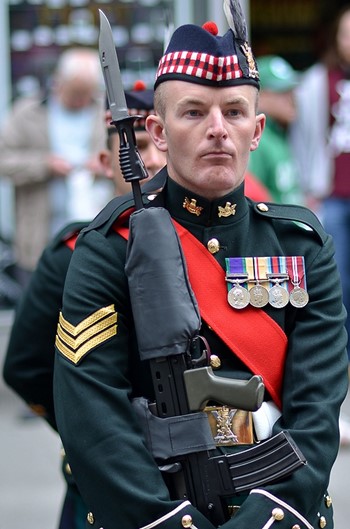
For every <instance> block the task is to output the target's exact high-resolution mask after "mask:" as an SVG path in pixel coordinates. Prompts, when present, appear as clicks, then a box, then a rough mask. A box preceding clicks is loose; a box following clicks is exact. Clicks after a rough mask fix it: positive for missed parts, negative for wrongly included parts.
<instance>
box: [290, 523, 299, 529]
mask: <svg viewBox="0 0 350 529" xmlns="http://www.w3.org/2000/svg"><path fill="white" fill-rule="evenodd" d="M292 529H300V525H298V524H297V523H296V524H295V525H293V527H292Z"/></svg>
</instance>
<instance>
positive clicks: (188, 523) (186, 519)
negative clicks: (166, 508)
mask: <svg viewBox="0 0 350 529" xmlns="http://www.w3.org/2000/svg"><path fill="white" fill-rule="evenodd" d="M181 523H182V527H185V528H186V527H192V516H190V515H189V514H185V516H183V517H182V520H181Z"/></svg>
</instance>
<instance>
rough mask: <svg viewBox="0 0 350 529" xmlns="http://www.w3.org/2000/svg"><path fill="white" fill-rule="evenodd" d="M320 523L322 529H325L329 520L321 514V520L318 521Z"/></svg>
mask: <svg viewBox="0 0 350 529" xmlns="http://www.w3.org/2000/svg"><path fill="white" fill-rule="evenodd" d="M318 525H319V526H320V527H321V529H324V527H326V525H327V520H326V518H325V517H324V516H321V518H320V521H319V522H318Z"/></svg>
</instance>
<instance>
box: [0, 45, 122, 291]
mask: <svg viewBox="0 0 350 529" xmlns="http://www.w3.org/2000/svg"><path fill="white" fill-rule="evenodd" d="M101 86H102V84H101V67H100V62H99V56H98V53H97V51H96V50H92V49H88V48H71V49H69V50H67V51H65V52H63V53H62V55H61V56H60V57H59V60H58V62H57V66H56V69H55V72H54V74H53V78H52V83H51V85H50V87H49V89H48V92H47V94H45V95H44V96H42V94H40V95H38V96H30V97H23V98H20V99H18V100H17V101H15V103H14V105H13V107H12V109H11V110H10V111H9V113H8V116H7V117H6V118H5V121H4V123H3V127H2V130H1V134H0V174H2V175H3V176H5V177H8V178H9V179H10V180H11V181H12V184H13V186H14V190H15V224H16V226H15V235H14V239H15V240H14V244H15V256H16V263H17V266H16V276H17V277H16V279H17V280H18V281H19V282H20V284H21V285H22V286H25V285H26V284H27V282H28V279H29V277H30V274H31V272H32V271H33V270H34V268H35V266H36V264H37V261H38V259H39V257H40V254H41V252H42V251H43V249H44V247H45V245H46V244H47V243H48V241H49V240H50V238H51V237H52V236H53V235H54V234H56V233H57V232H58V230H60V229H61V228H62V227H63V226H64V225H65V224H67V222H69V221H72V220H77V219H78V220H81V219H90V218H91V217H92V216H94V215H95V214H96V213H97V212H98V211H99V210H100V209H101V207H102V206H103V205H104V204H105V203H106V202H107V201H108V200H109V199H110V198H112V196H113V186H111V183H110V181H108V180H107V179H106V178H102V177H101V175H102V167H101V164H100V161H99V157H98V153H99V151H100V150H101V149H102V148H104V146H105V130H104V126H103V115H104V105H103V98H102V97H101V96H102V92H101ZM99 194H101V197H100V199H99Z"/></svg>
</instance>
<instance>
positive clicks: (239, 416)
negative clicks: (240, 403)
mask: <svg viewBox="0 0 350 529" xmlns="http://www.w3.org/2000/svg"><path fill="white" fill-rule="evenodd" d="M204 411H205V412H206V414H207V416H208V421H209V425H210V428H211V432H212V435H213V438H214V442H215V444H216V446H237V445H249V444H253V443H254V435H253V418H252V413H251V412H250V411H247V410H237V409H236V408H230V407H228V406H207V407H206V408H204Z"/></svg>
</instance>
